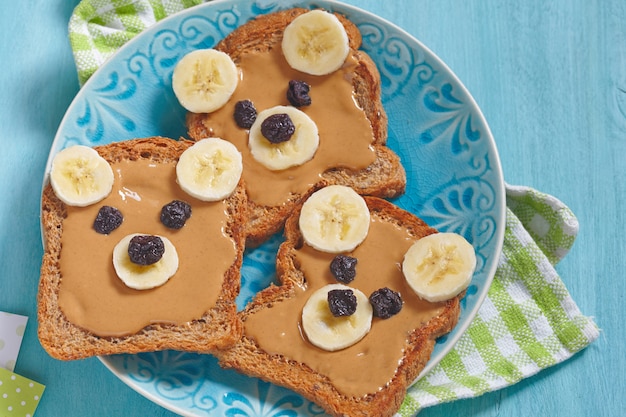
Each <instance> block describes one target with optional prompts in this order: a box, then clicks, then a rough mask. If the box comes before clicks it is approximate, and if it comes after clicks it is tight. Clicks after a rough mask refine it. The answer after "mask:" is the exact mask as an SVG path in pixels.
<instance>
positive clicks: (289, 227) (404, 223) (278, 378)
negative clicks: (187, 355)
mask: <svg viewBox="0 0 626 417" xmlns="http://www.w3.org/2000/svg"><path fill="white" fill-rule="evenodd" d="M365 200H366V202H367V205H368V207H369V209H370V212H371V214H372V216H374V217H376V218H377V220H379V221H385V222H392V223H394V224H396V225H398V226H400V227H402V228H404V229H405V230H407V231H408V232H409V233H410V234H411V235H412V236H414V237H415V239H419V238H421V237H424V236H426V235H428V234H431V233H436V232H437V231H436V230H435V229H433V228H430V227H429V226H428V225H427V224H426V223H424V222H423V221H422V220H421V219H419V218H418V217H416V216H415V215H413V214H411V213H409V212H407V211H405V210H403V209H400V208H398V207H397V206H395V205H394V204H392V203H390V202H388V201H386V200H383V199H380V198H377V197H365ZM300 209H301V206H300V207H298V209H297V210H295V211H294V213H293V214H292V215H291V216H290V217H289V218H288V219H287V221H286V224H285V242H284V243H283V244H282V245H281V246H280V248H279V251H278V255H277V260H276V273H277V277H278V280H279V282H280V285H272V286H270V287H268V288H267V289H265V290H263V291H261V292H259V293H258V294H257V296H256V297H255V298H254V299H253V301H252V302H251V303H250V304H249V305H248V306H247V307H246V308H245V310H243V311H242V312H241V313H240V315H241V319H242V322H244V323H245V321H246V319H247V318H248V317H250V316H252V315H254V314H255V313H256V312H258V311H260V310H264V309H267V308H271V306H272V305H273V304H275V303H280V302H281V301H282V300H285V299H289V298H291V297H293V296H294V295H295V291H294V289H295V288H296V286H302V285H303V284H304V275H303V273H302V271H301V270H300V269H299V268H298V264H297V262H296V261H295V259H296V256H295V252H296V250H297V248H299V247H301V246H302V244H303V239H302V234H301V233H300V230H299V228H298V218H299V213H300ZM463 296H464V294H460V295H458V296H457V297H455V298H453V299H451V300H448V301H447V302H446V303H445V306H444V309H443V313H442V314H440V315H438V316H437V317H434V318H432V319H431V320H430V321H429V322H428V323H426V324H425V325H424V326H422V327H419V328H416V329H414V330H413V331H412V332H411V333H410V334H409V335H408V336H407V340H406V344H405V347H404V356H403V358H402V360H401V362H400V365H399V367H398V368H397V370H396V372H395V375H394V377H393V379H392V380H391V381H390V382H389V383H388V384H387V385H386V386H385V387H383V388H381V389H380V390H379V391H378V392H375V393H363V396H361V397H349V396H346V395H344V394H342V393H341V392H340V391H339V390H338V389H337V388H336V387H335V386H334V385H333V384H332V382H331V381H330V380H329V379H328V378H327V377H326V376H324V375H321V374H319V373H318V372H316V371H314V370H313V369H311V368H310V367H309V366H307V364H306V363H300V362H297V361H294V360H291V359H290V358H288V357H285V356H282V355H278V354H276V355H272V354H268V353H267V352H265V351H263V349H262V348H261V347H260V346H258V345H257V343H256V342H255V341H254V340H253V339H251V338H250V337H248V336H246V334H245V327H244V335H243V336H242V338H241V340H240V341H239V342H238V343H237V344H236V345H235V346H234V347H232V348H230V349H228V350H226V351H222V352H219V353H218V358H219V363H220V365H221V366H223V367H225V368H233V369H236V370H238V371H239V372H242V373H245V374H247V375H251V376H255V377H258V378H261V379H263V380H266V381H269V382H272V383H275V384H278V385H281V386H285V387H287V388H289V389H291V390H293V391H296V392H298V393H299V394H301V395H302V396H304V397H306V398H308V399H309V400H311V401H313V402H315V403H316V404H318V405H319V406H321V407H322V408H324V410H325V411H326V412H327V413H329V414H331V415H333V416H393V415H394V414H395V413H396V411H397V410H398V409H399V408H400V405H401V404H402V401H403V399H404V397H405V396H406V390H407V388H408V387H409V386H410V385H411V384H412V383H413V381H414V380H415V379H416V378H417V377H418V375H419V373H420V372H421V371H422V370H423V369H424V367H425V366H426V363H427V362H428V360H429V359H430V355H431V353H432V350H433V347H434V344H435V340H436V339H437V338H438V337H440V336H442V335H444V334H446V333H448V332H449V331H451V330H452V329H453V328H454V326H455V325H456V324H457V321H458V318H459V314H460V306H459V302H460V300H461V299H462V298H463Z"/></svg>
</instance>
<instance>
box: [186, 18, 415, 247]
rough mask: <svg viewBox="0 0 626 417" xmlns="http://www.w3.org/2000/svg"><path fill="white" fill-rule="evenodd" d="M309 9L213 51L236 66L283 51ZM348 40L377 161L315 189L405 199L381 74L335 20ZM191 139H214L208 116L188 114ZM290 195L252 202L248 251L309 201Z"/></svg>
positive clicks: (351, 29)
mask: <svg viewBox="0 0 626 417" xmlns="http://www.w3.org/2000/svg"><path fill="white" fill-rule="evenodd" d="M308 11H309V10H308V9H303V8H294V9H288V10H284V11H279V12H275V13H271V14H267V15H262V16H259V17H257V18H255V19H253V20H251V21H249V22H247V23H245V24H244V25H242V26H240V27H239V28H237V29H235V30H234V31H233V32H232V33H231V34H229V35H228V36H227V37H226V38H224V39H223V40H222V41H220V42H219V43H218V44H217V45H216V46H215V49H218V50H220V51H223V52H225V53H227V54H229V55H230V56H231V58H232V59H233V60H234V61H235V63H237V61H238V59H239V57H240V56H241V55H242V54H244V53H247V52H252V51H255V52H266V51H268V50H270V49H272V48H274V47H277V45H280V42H281V40H282V35H283V31H284V29H285V27H286V26H287V25H288V24H289V23H291V21H292V20H293V19H295V18H296V17H297V16H299V15H301V14H303V13H306V12H308ZM335 15H336V16H337V17H338V18H339V20H340V21H341V22H342V24H343V25H344V27H345V29H346V32H347V34H348V40H349V45H350V53H351V54H352V55H353V56H354V57H355V61H356V62H357V63H358V64H357V66H356V69H355V71H354V76H353V77H351V78H352V83H353V91H354V97H355V99H356V101H357V103H358V105H359V106H360V107H361V108H362V109H363V111H364V112H365V115H366V117H367V119H368V120H369V121H370V124H371V127H372V132H373V137H374V142H373V145H372V146H373V148H374V150H375V153H376V160H375V162H374V163H372V164H371V165H370V166H369V167H366V168H365V169H363V170H361V171H357V172H355V171H351V170H349V169H342V168H337V169H332V170H329V171H327V172H325V173H323V174H322V177H321V179H320V181H319V182H318V183H317V184H314V186H313V187H312V188H318V187H320V186H324V185H331V184H341V185H348V186H351V187H352V188H354V189H355V190H356V191H357V192H359V193H360V194H363V195H373V196H377V197H383V198H389V197H395V196H398V195H400V194H402V193H404V191H405V188H406V173H405V170H404V168H403V166H402V164H401V162H400V158H399V157H398V155H396V154H395V153H394V152H393V151H391V150H390V149H389V148H387V146H386V142H387V115H386V113H385V110H384V108H383V105H382V100H381V85H380V74H379V72H378V69H377V68H376V64H375V63H374V62H373V61H372V59H371V58H370V57H369V55H367V54H366V53H365V52H363V51H360V50H359V47H360V46H361V41H362V38H361V33H360V31H359V29H358V28H357V27H356V25H355V24H354V23H352V22H351V21H350V20H348V19H347V18H346V17H345V16H343V15H341V14H335ZM187 129H188V135H189V137H190V138H191V139H192V140H200V139H202V138H205V137H208V136H210V135H211V118H210V115H207V114H197V113H188V114H187ZM309 194H310V191H309V192H305V193H302V194H301V195H292V196H290V197H289V198H288V199H287V200H286V201H284V202H283V204H282V205H279V206H265V205H260V204H257V203H255V202H254V201H252V200H250V199H249V200H248V205H249V209H248V211H249V213H250V220H249V223H248V225H247V226H246V235H247V245H248V246H256V245H258V244H260V243H262V242H263V241H265V240H266V239H267V238H268V237H269V236H271V235H273V234H274V233H276V232H279V231H280V230H281V229H282V228H283V226H284V222H285V219H286V218H287V216H288V215H289V214H290V213H291V212H292V211H293V210H294V208H295V207H296V206H297V205H298V204H299V203H300V202H301V201H302V200H303V199H305V198H306V197H307V196H308V195H309Z"/></svg>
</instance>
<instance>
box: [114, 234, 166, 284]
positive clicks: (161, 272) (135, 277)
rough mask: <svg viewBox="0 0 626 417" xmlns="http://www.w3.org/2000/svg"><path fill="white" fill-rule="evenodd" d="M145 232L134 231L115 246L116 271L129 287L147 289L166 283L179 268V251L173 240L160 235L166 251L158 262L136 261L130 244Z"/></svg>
mask: <svg viewBox="0 0 626 417" xmlns="http://www.w3.org/2000/svg"><path fill="white" fill-rule="evenodd" d="M141 235H145V234H141V233H133V234H130V235H127V236H125V237H123V238H122V239H121V240H120V241H119V243H118V244H117V245H115V248H113V267H114V268H115V273H116V274H117V276H118V277H119V278H120V279H121V280H122V282H123V283H124V284H126V286H127V287H130V288H133V289H136V290H147V289H151V288H155V287H159V286H161V285H163V284H165V283H166V282H167V281H168V280H169V279H170V278H171V277H172V276H174V274H175V273H176V271H177V270H178V252H176V247H175V246H174V245H173V244H172V242H171V241H170V240H169V239H168V238H166V237H164V236H158V237H159V238H160V239H161V240H162V241H163V244H164V246H165V251H164V252H163V255H162V256H161V259H159V260H158V261H157V262H155V263H152V264H150V265H139V264H136V263H134V262H133V261H132V260H131V258H130V256H129V254H128V246H129V244H130V241H131V239H132V238H133V237H135V236H141Z"/></svg>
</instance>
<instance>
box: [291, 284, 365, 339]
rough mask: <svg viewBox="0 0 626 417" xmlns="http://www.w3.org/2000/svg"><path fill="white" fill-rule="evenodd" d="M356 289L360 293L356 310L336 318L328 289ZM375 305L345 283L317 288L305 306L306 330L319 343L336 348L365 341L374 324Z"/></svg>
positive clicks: (307, 335)
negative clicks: (330, 305) (329, 304)
mask: <svg viewBox="0 0 626 417" xmlns="http://www.w3.org/2000/svg"><path fill="white" fill-rule="evenodd" d="M346 289H348V290H352V291H353V293H354V295H355V296H356V300H357V306H356V312H355V313H354V314H352V315H350V316H340V317H335V316H334V315H333V314H332V313H331V311H330V308H329V307H328V292H329V291H331V290H346ZM372 315H373V310H372V306H371V304H370V303H369V300H368V299H367V297H366V296H365V294H363V293H362V292H361V291H359V290H358V289H356V288H351V287H348V286H346V285H343V284H329V285H326V286H324V287H322V288H320V289H319V290H317V291H315V292H314V293H313V294H311V296H310V297H309V299H308V300H307V302H306V304H305V305H304V308H303V309H302V329H303V330H304V333H305V334H306V337H307V339H308V340H309V342H311V343H312V344H314V345H315V346H317V347H319V348H321V349H324V350H328V351H336V350H340V349H344V348H347V347H348V346H351V345H353V344H355V343H356V342H358V341H359V340H361V339H362V338H363V337H364V336H365V335H366V334H367V333H368V332H369V331H370V328H371V327H372Z"/></svg>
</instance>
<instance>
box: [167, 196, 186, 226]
mask: <svg viewBox="0 0 626 417" xmlns="http://www.w3.org/2000/svg"><path fill="white" fill-rule="evenodd" d="M189 217H191V206H190V205H189V204H188V203H186V202H184V201H180V200H173V201H171V202H169V203H167V204H166V205H164V206H163V208H162V209H161V223H163V225H164V226H165V227H169V228H170V229H180V228H181V227H183V226H184V225H185V222H186V221H187V219H189Z"/></svg>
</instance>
